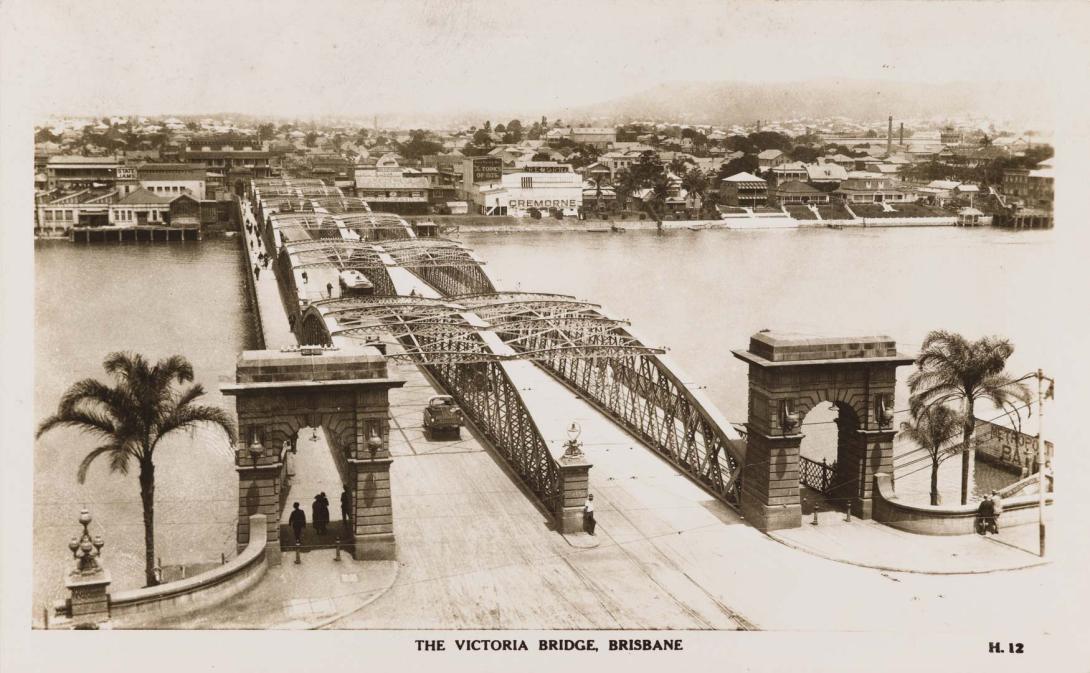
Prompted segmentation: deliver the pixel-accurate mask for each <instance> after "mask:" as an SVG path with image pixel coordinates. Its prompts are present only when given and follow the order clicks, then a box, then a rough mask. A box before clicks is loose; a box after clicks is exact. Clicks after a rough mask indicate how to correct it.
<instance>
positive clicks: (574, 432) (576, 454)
mask: <svg viewBox="0 0 1090 673" xmlns="http://www.w3.org/2000/svg"><path fill="white" fill-rule="evenodd" d="M582 432H583V429H582V428H580V427H579V424H578V423H576V422H575V421H572V422H571V425H569V426H568V441H567V442H565V444H564V457H565V458H582V457H583V448H582V447H583V445H582V444H581V443H580V442H579V435H580V434H582Z"/></svg>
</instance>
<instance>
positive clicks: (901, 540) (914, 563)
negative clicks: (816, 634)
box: [769, 512, 1048, 575]
mask: <svg viewBox="0 0 1090 673" xmlns="http://www.w3.org/2000/svg"><path fill="white" fill-rule="evenodd" d="M769 537H771V538H772V539H773V540H776V541H777V542H781V543H783V544H785V545H787V546H788V547H791V548H792V549H797V550H799V551H804V552H806V553H808V554H813V555H814V556H820V557H821V558H825V559H829V560H831V561H839V562H841V563H848V564H851V565H855V566H861V567H864V568H873V569H875V570H885V571H893V572H906V573H920V574H927V575H974V574H980V573H993V572H997V571H1002V570H1017V569H1021V568H1029V567H1032V566H1037V565H1043V564H1045V563H1047V562H1048V561H1047V559H1042V558H1040V557H1039V556H1038V555H1037V552H1038V547H1037V541H1038V529H1037V524H1035V523H1034V524H1025V525H1021V526H1008V527H1006V528H1002V529H1001V530H1000V531H999V535H988V536H984V535H916V534H913V533H906V532H905V531H901V530H897V529H896V528H892V527H890V526H886V525H883V524H880V523H875V522H874V521H869V520H861V519H856V518H852V520H851V521H845V519H844V514H843V513H841V512H821V513H820V514H819V515H818V524H817V525H814V524H813V523H812V518H811V517H810V516H807V517H804V519H803V524H802V527H801V528H792V529H787V530H778V531H773V532H771V533H769Z"/></svg>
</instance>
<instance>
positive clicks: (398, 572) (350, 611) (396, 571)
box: [307, 561, 404, 631]
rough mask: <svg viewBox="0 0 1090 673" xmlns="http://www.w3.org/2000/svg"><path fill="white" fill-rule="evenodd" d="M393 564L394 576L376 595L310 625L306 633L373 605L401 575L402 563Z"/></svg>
mask: <svg viewBox="0 0 1090 673" xmlns="http://www.w3.org/2000/svg"><path fill="white" fill-rule="evenodd" d="M394 563H396V565H395V566H394V576H393V577H392V578H390V583H389V584H387V585H386V586H385V587H384V588H383V589H382V590H381V591H378V592H377V593H375V595H374V596H371V597H370V598H368V599H367V600H365V601H364V602H363V603H361V604H360V605H357V606H355V607H353V608H349V609H347V610H342V611H341V612H338V613H337V614H335V615H333V616H332V617H328V618H326V619H325V620H323V621H321V622H319V623H317V624H312V625H309V626H307V630H308V631H316V630H318V629H324V628H325V627H327V626H329V625H330V624H333V623H335V622H339V621H340V620H342V619H344V618H345V617H348V616H350V615H354V614H356V613H357V612H359V611H360V610H362V609H364V608H365V607H367V606H368V605H371V604H372V603H374V602H375V601H377V600H378V599H380V598H382V597H383V596H385V595H386V593H387V592H388V591H389V590H390V589H392V588H393V586H394V585H395V584H397V578H398V576H400V575H401V566H402V565H404V564H403V563H401V561H395V562H394Z"/></svg>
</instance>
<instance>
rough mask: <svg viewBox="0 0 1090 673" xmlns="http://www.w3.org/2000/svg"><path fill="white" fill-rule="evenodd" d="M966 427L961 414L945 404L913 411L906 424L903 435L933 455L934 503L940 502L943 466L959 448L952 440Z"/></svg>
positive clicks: (932, 497)
mask: <svg viewBox="0 0 1090 673" xmlns="http://www.w3.org/2000/svg"><path fill="white" fill-rule="evenodd" d="M963 426H964V421H963V419H962V417H961V414H959V413H958V412H956V411H954V410H953V409H951V408H950V407H948V406H946V405H944V404H938V405H935V406H932V407H921V408H919V409H917V410H915V411H914V412H913V417H912V422H911V423H906V424H905V425H904V426H903V428H902V430H901V434H902V435H904V436H905V437H907V438H908V439H910V440H912V441H913V442H915V443H916V444H918V445H919V446H920V448H922V449H924V450H925V451H927V454H928V455H929V456H930V457H931V504H932V505H938V504H939V465H940V464H941V463H942V462H943V461H944V460H946V459H947V458H949V457H951V456H956V455H957V451H951V450H950V448H951V447H950V446H948V445H949V442H950V440H952V439H955V438H956V437H957V434H958V431H959V430H960V429H961V428H962V427H963Z"/></svg>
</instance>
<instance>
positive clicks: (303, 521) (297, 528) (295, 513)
mask: <svg viewBox="0 0 1090 673" xmlns="http://www.w3.org/2000/svg"><path fill="white" fill-rule="evenodd" d="M288 525H289V526H291V532H293V533H295V546H297V547H298V546H299V545H301V544H303V529H304V528H306V525H307V515H306V514H304V513H303V510H301V509H299V503H297V502H296V503H292V505H291V516H289V517H288Z"/></svg>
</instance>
